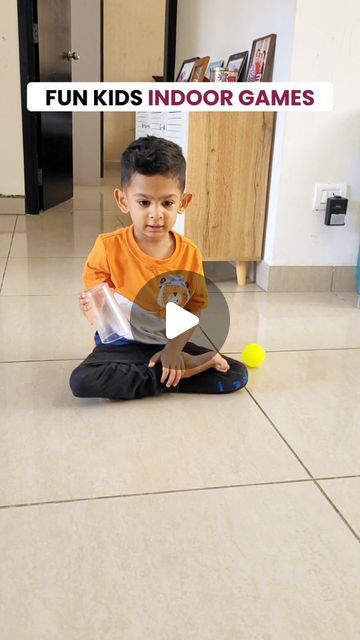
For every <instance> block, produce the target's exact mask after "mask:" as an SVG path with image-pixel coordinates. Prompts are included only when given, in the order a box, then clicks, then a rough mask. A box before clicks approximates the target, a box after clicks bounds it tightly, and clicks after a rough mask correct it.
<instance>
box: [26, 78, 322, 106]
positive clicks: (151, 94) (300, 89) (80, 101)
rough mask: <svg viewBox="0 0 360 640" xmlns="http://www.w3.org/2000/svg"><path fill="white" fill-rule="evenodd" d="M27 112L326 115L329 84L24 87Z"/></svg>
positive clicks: (64, 84) (49, 84) (57, 84)
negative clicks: (313, 113) (285, 112)
mask: <svg viewBox="0 0 360 640" xmlns="http://www.w3.org/2000/svg"><path fill="white" fill-rule="evenodd" d="M27 108H28V110H29V111H331V109H332V108H333V86H332V83H331V82H197V83H195V82H189V83H188V82H184V83H182V82H158V83H155V82H30V83H29V84H28V85H27Z"/></svg>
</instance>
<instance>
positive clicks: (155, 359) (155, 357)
mask: <svg viewBox="0 0 360 640" xmlns="http://www.w3.org/2000/svg"><path fill="white" fill-rule="evenodd" d="M158 360H160V355H159V354H158V353H154V355H153V356H151V358H150V360H149V364H148V367H153V366H154V365H155V364H156V363H157V362H158Z"/></svg>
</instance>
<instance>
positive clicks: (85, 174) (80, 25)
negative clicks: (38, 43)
mask: <svg viewBox="0 0 360 640" xmlns="http://www.w3.org/2000/svg"><path fill="white" fill-rule="evenodd" d="M71 46H72V50H73V51H76V52H77V53H78V54H79V55H80V59H79V60H77V61H72V63H71V64H72V80H73V82H99V81H100V0H72V1H71ZM100 151H101V147H100V113H79V112H74V113H73V167H74V169H73V176H74V184H77V185H97V184H99V180H100Z"/></svg>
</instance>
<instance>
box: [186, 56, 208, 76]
mask: <svg viewBox="0 0 360 640" xmlns="http://www.w3.org/2000/svg"><path fill="white" fill-rule="evenodd" d="M209 60H210V56H205V57H204V58H198V59H197V60H196V61H195V63H194V67H193V70H192V72H191V76H190V80H189V82H204V79H205V71H206V69H207V66H208V64H209Z"/></svg>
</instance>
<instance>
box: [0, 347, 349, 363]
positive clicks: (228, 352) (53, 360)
mask: <svg viewBox="0 0 360 640" xmlns="http://www.w3.org/2000/svg"><path fill="white" fill-rule="evenodd" d="M359 349H360V347H335V348H334V349H330V348H329V349H287V350H284V351H267V353H307V352H308V351H310V352H312V351H359ZM223 354H224V355H225V356H226V355H228V356H231V355H238V354H239V351H223ZM77 360H81V358H39V359H35V360H0V364H18V363H21V362H24V363H28V362H75V361H77Z"/></svg>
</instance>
